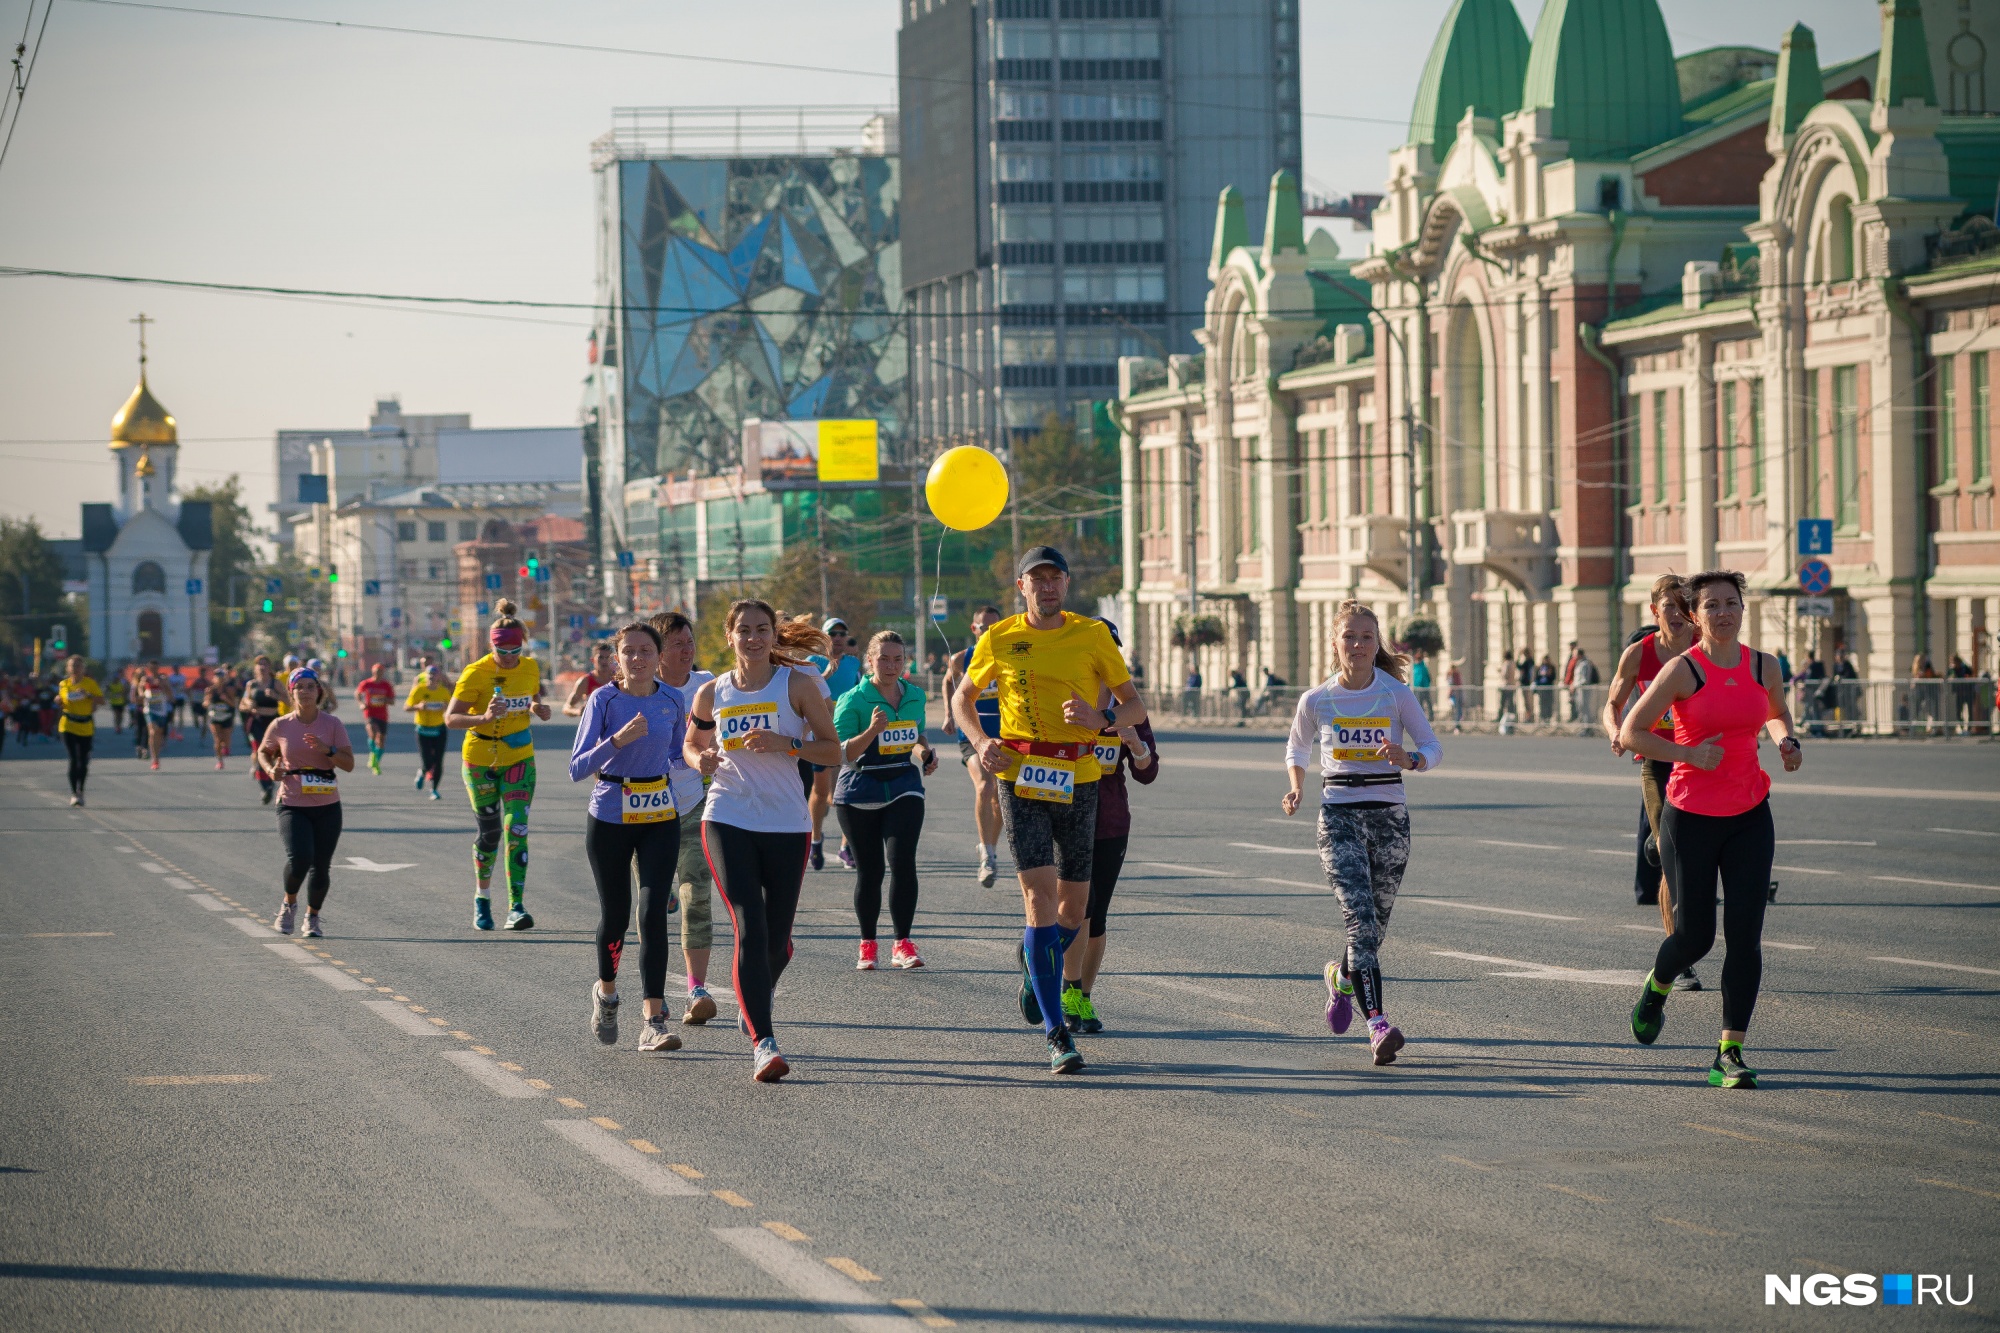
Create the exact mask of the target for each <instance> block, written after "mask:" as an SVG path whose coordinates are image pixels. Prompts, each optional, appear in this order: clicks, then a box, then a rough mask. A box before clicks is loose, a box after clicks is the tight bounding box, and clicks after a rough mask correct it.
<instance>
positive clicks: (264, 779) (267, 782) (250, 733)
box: [134, 713, 277, 791]
mask: <svg viewBox="0 0 2000 1333" xmlns="http://www.w3.org/2000/svg"><path fill="white" fill-rule="evenodd" d="M275 721H277V719H276V718H271V717H265V716H264V715H263V714H262V713H246V714H245V715H244V717H243V734H244V735H245V736H247V737H249V738H250V755H251V761H250V775H251V776H252V777H254V778H256V779H257V785H258V786H260V787H262V788H263V789H264V790H265V791H269V790H271V788H272V787H273V786H274V785H275V784H274V783H273V782H272V781H271V775H270V774H268V773H266V772H265V771H264V769H263V766H262V765H261V764H259V763H257V761H256V755H257V747H258V746H260V745H262V744H263V743H264V733H265V732H267V731H269V730H270V729H271V724H272V723H273V722H275ZM134 731H135V733H136V732H137V728H134ZM139 748H140V749H142V750H143V749H144V748H145V745H144V743H143V742H142V743H141V744H140V747H139Z"/></svg>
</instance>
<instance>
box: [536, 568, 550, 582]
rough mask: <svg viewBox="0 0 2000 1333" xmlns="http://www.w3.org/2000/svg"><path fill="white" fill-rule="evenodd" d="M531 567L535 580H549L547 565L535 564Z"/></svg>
mask: <svg viewBox="0 0 2000 1333" xmlns="http://www.w3.org/2000/svg"><path fill="white" fill-rule="evenodd" d="M532 568H533V570H534V574H535V582H537V583H547V582H548V581H549V567H548V566H547V565H535V566H532Z"/></svg>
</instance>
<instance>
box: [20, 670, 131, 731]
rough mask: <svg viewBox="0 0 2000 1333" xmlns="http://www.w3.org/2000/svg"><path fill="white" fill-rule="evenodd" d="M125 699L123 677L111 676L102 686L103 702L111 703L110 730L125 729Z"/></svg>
mask: <svg viewBox="0 0 2000 1333" xmlns="http://www.w3.org/2000/svg"><path fill="white" fill-rule="evenodd" d="M125 699H126V692H125V677H124V676H123V675H122V674H120V675H116V676H113V677H112V678H111V682H110V683H109V684H108V685H106V686H105V687H104V702H106V703H107V704H110V705H111V730H112V731H114V732H118V733H121V734H122V733H123V732H124V730H125ZM0 735H4V733H0Z"/></svg>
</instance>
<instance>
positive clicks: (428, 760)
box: [417, 731, 671, 822]
mask: <svg viewBox="0 0 2000 1333" xmlns="http://www.w3.org/2000/svg"><path fill="white" fill-rule="evenodd" d="M447 739H449V737H447V736H446V735H445V734H444V733H443V732H439V733H438V734H437V735H435V736H426V735H424V733H423V732H421V731H420V732H418V733H417V761H418V763H420V764H421V765H422V766H423V770H424V772H425V773H427V774H429V775H430V780H431V790H432V791H436V790H437V785H438V777H439V775H440V774H442V773H443V772H444V743H445V741H446V740H447ZM670 822H671V821H670Z"/></svg>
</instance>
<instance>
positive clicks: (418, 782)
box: [417, 773, 424, 791]
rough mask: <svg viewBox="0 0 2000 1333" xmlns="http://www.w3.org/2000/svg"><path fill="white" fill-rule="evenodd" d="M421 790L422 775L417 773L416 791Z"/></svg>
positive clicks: (422, 784) (422, 787) (422, 786)
mask: <svg viewBox="0 0 2000 1333" xmlns="http://www.w3.org/2000/svg"><path fill="white" fill-rule="evenodd" d="M423 789H424V775H423V774H421V773H419V774H417V790H418V791H422V790H423Z"/></svg>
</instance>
